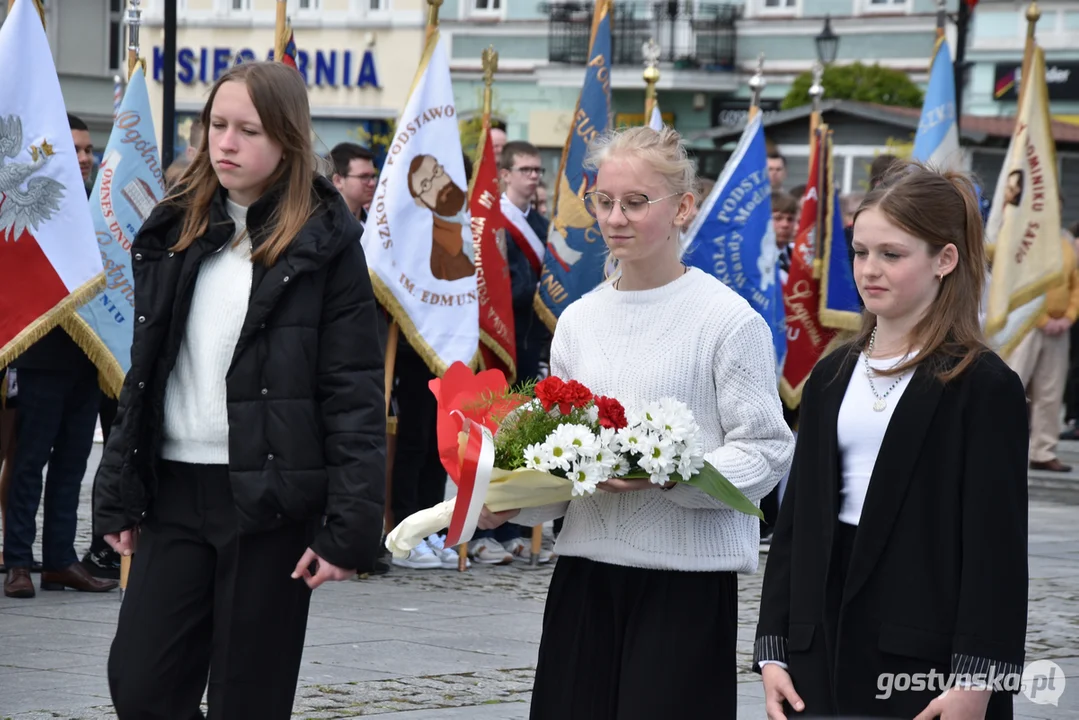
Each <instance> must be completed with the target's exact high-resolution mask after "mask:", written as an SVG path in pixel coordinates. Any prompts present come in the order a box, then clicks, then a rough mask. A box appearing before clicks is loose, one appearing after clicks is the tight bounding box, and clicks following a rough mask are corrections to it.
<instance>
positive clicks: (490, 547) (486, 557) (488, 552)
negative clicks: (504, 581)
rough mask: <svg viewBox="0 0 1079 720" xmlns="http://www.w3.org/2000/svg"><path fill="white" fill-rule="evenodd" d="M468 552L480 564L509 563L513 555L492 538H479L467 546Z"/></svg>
mask: <svg viewBox="0 0 1079 720" xmlns="http://www.w3.org/2000/svg"><path fill="white" fill-rule="evenodd" d="M468 554H469V555H471V556H472V559H473V560H475V561H476V562H478V563H480V564H481V565H509V564H510V563H511V562H513V555H512V554H511V553H508V552H506V548H504V547H502V543H500V542H498V541H497V540H495V539H494V538H489V537H485V538H480V539H479V540H477V541H476V542H474V543H472V544H471V545H469V547H468Z"/></svg>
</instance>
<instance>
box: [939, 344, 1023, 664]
mask: <svg viewBox="0 0 1079 720" xmlns="http://www.w3.org/2000/svg"><path fill="white" fill-rule="evenodd" d="M979 365H980V367H976V368H974V369H973V370H974V372H975V373H976V374H975V376H974V377H972V384H971V387H970V389H969V392H970V396H969V399H968V407H967V411H966V419H965V424H966V433H965V438H966V439H965V443H966V446H965V448H964V454H965V456H966V459H965V472H964V473H963V478H962V491H961V492H962V518H961V523H962V535H961V537H962V566H961V567H962V570H961V575H960V585H959V608H958V612H957V613H956V630H955V636H954V637H953V638H952V669H953V672H957V673H988V672H989V667H990V665H994V666H995V667H996V669H995V672H996V674H997V675H998V676H1003V675H1006V674H1008V673H1017V674H1018V675H1020V676H1021V675H1022V673H1023V660H1024V651H1025V638H1026V619H1027V583H1028V568H1027V452H1028V437H1029V435H1028V428H1027V410H1026V398H1025V394H1024V390H1023V384H1022V382H1021V381H1020V379H1019V376H1018V375H1016V374H1015V373H1014V372H1012V371H1011V370H1010V369H1009V368H1008V367H1007V366H1005V365H1004V362H1003V361H1001V360H1000V359H999V358H998V357H996V356H995V355H992V356H990V355H987V356H986V357H985V358H984V359H983V360H981V361H980V362H979Z"/></svg>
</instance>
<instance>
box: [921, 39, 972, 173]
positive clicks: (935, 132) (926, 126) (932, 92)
mask: <svg viewBox="0 0 1079 720" xmlns="http://www.w3.org/2000/svg"><path fill="white" fill-rule="evenodd" d="M911 157H912V158H913V159H914V160H920V161H921V162H923V163H925V164H926V165H929V166H930V167H932V168H934V169H937V170H958V169H959V168H960V167H961V166H962V163H963V157H962V155H961V154H960V150H959V129H958V127H957V126H956V115H955V68H954V66H953V65H952V54H951V51H950V50H949V49H948V42H947V41H946V40H945V39H944V38H943V37H942V38H941V39H940V40H938V41H937V48H936V52H935V53H934V54H933V64H932V66H931V67H930V69H929V88H928V89H927V90H926V93H925V101H924V102H923V103H922V117H921V120H920V121H919V122H918V133H917V135H915V136H914V152H913V153H912V155H911Z"/></svg>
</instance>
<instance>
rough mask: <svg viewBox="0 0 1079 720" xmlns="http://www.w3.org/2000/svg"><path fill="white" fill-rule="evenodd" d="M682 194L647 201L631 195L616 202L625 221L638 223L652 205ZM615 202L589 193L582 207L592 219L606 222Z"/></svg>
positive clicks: (596, 193)
mask: <svg viewBox="0 0 1079 720" xmlns="http://www.w3.org/2000/svg"><path fill="white" fill-rule="evenodd" d="M681 194H682V193H671V194H670V195H667V196H665V197H661V198H657V199H655V200H649V199H648V196H647V195H645V194H643V193H632V194H630V195H626V196H625V197H624V198H622V199H621V200H618V205H619V206H620V207H621V208H622V214H623V215H625V216H626V220H629V221H630V222H640V221H641V220H644V219H645V218H646V217H648V208H650V207H652V205H653V203H658V202H660V201H661V200H667V199H669V198H673V197H678V196H679V195H681ZM614 204H615V200H614V198H612V197H610V196H609V195H607V194H605V193H601V192H590V193H586V194H585V196H584V205H585V207H586V208H587V209H588V212H589V213H591V215H592V217H594V218H596V219H597V220H606V219H607V218H609V217H610V216H611V212H612V211H613V210H614Z"/></svg>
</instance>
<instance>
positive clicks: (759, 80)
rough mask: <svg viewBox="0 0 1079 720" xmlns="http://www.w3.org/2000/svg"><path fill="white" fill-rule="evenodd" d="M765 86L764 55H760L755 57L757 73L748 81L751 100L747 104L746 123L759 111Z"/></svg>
mask: <svg viewBox="0 0 1079 720" xmlns="http://www.w3.org/2000/svg"><path fill="white" fill-rule="evenodd" d="M767 84H768V82H767V81H766V80H765V79H764V53H761V54H760V55H759V56H758V57H757V72H755V73H753V77H751V78H750V79H749V91H750V93H752V95H751V98H752V99H751V100H750V103H749V117H748V118H747V121H748V120H752V119H753V118H755V117H757V113H759V112H760V111H761V92H763V90H764V87H765V85H767Z"/></svg>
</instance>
